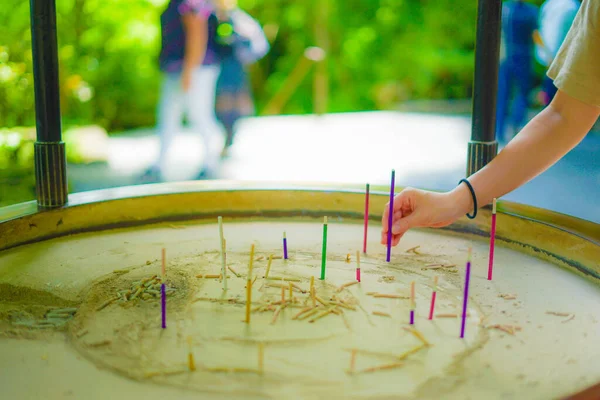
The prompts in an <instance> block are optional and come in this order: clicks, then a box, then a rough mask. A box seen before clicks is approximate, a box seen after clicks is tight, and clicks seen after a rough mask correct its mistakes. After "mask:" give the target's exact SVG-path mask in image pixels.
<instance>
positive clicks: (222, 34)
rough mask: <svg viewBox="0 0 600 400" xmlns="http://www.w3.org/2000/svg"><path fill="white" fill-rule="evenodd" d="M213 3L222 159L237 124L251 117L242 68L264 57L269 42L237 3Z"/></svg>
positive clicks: (249, 100) (245, 77) (227, 1)
mask: <svg viewBox="0 0 600 400" xmlns="http://www.w3.org/2000/svg"><path fill="white" fill-rule="evenodd" d="M216 4H217V12H216V17H217V29H216V35H215V40H216V43H215V48H216V49H217V53H218V54H219V59H220V65H221V72H220V74H219V79H218V80H217V88H216V115H217V119H218V120H219V121H220V122H221V123H222V124H223V127H224V129H225V134H226V138H225V144H224V146H223V150H222V152H221V157H222V158H224V157H226V156H227V155H228V151H229V148H230V147H231V145H232V144H233V137H234V134H235V128H236V123H237V121H238V120H239V119H240V118H242V117H245V116H249V115H252V114H254V104H253V101H252V94H251V92H250V85H249V82H248V76H247V73H246V70H245V66H246V65H249V64H252V63H254V62H256V61H258V60H260V59H261V58H262V57H264V56H265V55H266V54H267V52H268V51H269V42H268V41H267V38H266V37H265V34H264V32H263V30H262V27H261V26H260V24H259V23H258V22H257V21H256V20H255V19H254V18H252V17H251V16H250V15H248V14H247V13H245V12H244V11H242V10H241V9H240V8H239V7H238V5H237V0H220V1H218V2H217V3H216Z"/></svg>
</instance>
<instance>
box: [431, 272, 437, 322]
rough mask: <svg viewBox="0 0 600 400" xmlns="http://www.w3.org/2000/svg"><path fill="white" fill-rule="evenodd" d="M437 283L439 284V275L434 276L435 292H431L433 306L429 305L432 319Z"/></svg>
mask: <svg viewBox="0 0 600 400" xmlns="http://www.w3.org/2000/svg"><path fill="white" fill-rule="evenodd" d="M437 284H438V277H437V275H436V276H435V277H434V278H433V293H432V294H431V306H430V307H429V319H430V320H432V319H433V310H434V308H435V297H436V294H437Z"/></svg>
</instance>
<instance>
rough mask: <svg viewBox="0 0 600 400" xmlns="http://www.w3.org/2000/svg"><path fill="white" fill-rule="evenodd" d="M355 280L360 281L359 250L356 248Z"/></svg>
mask: <svg viewBox="0 0 600 400" xmlns="http://www.w3.org/2000/svg"><path fill="white" fill-rule="evenodd" d="M365 253H366V250H365ZM356 280H357V281H358V282H360V251H358V250H356Z"/></svg>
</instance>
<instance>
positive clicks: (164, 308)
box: [160, 283, 167, 329]
mask: <svg viewBox="0 0 600 400" xmlns="http://www.w3.org/2000/svg"><path fill="white" fill-rule="evenodd" d="M160 301H161V306H162V307H161V308H162V328H163V329H166V327H167V294H166V293H165V284H164V283H163V284H162V285H160Z"/></svg>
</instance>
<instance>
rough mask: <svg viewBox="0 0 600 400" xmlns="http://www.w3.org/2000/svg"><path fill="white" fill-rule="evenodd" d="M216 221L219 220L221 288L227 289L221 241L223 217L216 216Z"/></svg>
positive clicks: (223, 244) (223, 245)
mask: <svg viewBox="0 0 600 400" xmlns="http://www.w3.org/2000/svg"><path fill="white" fill-rule="evenodd" d="M217 221H218V222H219V244H220V246H219V247H220V250H221V275H223V290H227V277H226V274H227V270H226V268H225V243H223V242H224V240H225V239H224V238H223V217H221V216H219V217H218V218H217Z"/></svg>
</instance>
